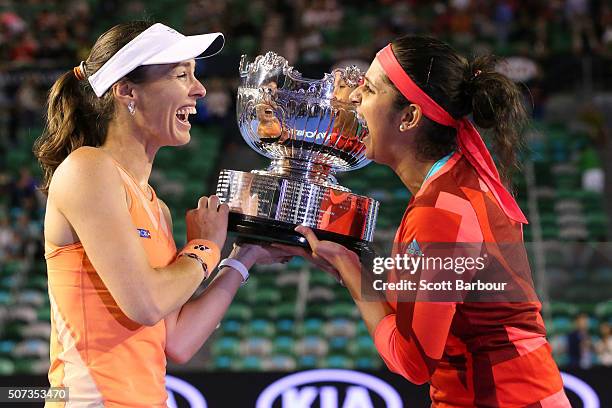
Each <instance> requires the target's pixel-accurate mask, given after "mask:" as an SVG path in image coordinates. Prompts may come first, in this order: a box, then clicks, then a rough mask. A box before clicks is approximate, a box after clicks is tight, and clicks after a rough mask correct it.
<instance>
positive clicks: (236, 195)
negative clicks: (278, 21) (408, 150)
mask: <svg viewBox="0 0 612 408" xmlns="http://www.w3.org/2000/svg"><path fill="white" fill-rule="evenodd" d="M240 77H241V85H240V87H239V88H238V99H237V109H236V110H237V120H238V126H239V128H240V133H241V134H242V137H243V138H244V140H245V141H246V142H247V143H248V145H249V146H251V148H253V149H254V150H255V151H257V152H258V153H260V154H262V155H264V156H266V157H268V158H270V159H271V161H272V162H271V164H270V166H269V167H268V168H267V169H265V170H253V171H251V172H243V171H236V170H222V171H221V173H220V175H219V180H218V184H217V195H218V196H219V198H220V199H221V201H222V202H224V203H227V204H228V205H229V207H230V226H229V229H230V231H232V232H235V233H237V234H238V235H240V236H245V237H250V238H255V239H258V240H265V241H277V242H285V243H290V244H297V245H307V243H306V241H305V239H304V238H303V237H302V236H301V235H300V234H298V233H297V232H295V231H294V228H295V226H296V225H299V224H302V225H306V226H308V227H311V228H313V230H314V231H315V233H316V234H317V236H318V237H319V238H320V239H328V240H332V241H335V242H338V243H341V244H344V245H346V246H348V247H350V248H351V249H354V250H357V251H358V252H360V249H361V248H364V247H365V246H367V245H368V244H369V243H371V242H372V239H373V237H374V229H375V225H376V215H377V212H378V205H379V203H378V202H377V201H376V200H373V199H372V198H369V197H365V196H360V195H357V194H353V193H352V192H351V191H350V190H349V189H347V188H346V187H343V186H341V185H340V184H338V182H337V181H336V178H335V175H337V174H338V173H341V172H346V171H350V170H355V169H359V168H361V167H363V166H365V165H367V164H368V163H369V161H368V160H367V159H366V158H365V155H364V153H365V146H364V144H363V143H362V138H363V137H364V136H365V134H366V133H367V129H366V128H365V127H364V126H362V124H361V123H360V122H359V120H358V117H357V114H356V112H355V106H354V105H353V104H352V103H350V101H349V95H350V93H351V91H352V90H353V89H355V88H356V87H357V86H358V85H359V83H360V81H361V80H362V77H363V75H362V73H361V72H360V71H359V70H358V69H357V68H356V67H347V68H345V69H338V70H334V71H333V72H332V73H326V74H324V76H323V78H322V79H307V78H302V75H301V74H300V73H299V72H297V71H296V70H295V69H294V68H293V67H291V66H289V64H288V62H287V61H286V60H285V59H284V58H283V57H281V56H279V55H277V54H275V53H273V52H268V53H267V54H265V55H260V56H258V57H257V58H256V59H255V61H253V62H247V61H246V56H243V57H242V60H241V62H240Z"/></svg>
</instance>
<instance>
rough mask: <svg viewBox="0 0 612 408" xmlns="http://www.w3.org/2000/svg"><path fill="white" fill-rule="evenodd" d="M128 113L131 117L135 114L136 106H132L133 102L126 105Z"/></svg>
mask: <svg viewBox="0 0 612 408" xmlns="http://www.w3.org/2000/svg"><path fill="white" fill-rule="evenodd" d="M128 111H129V112H130V115H132V116H134V115H135V114H136V105H135V104H134V101H131V102H130V103H128Z"/></svg>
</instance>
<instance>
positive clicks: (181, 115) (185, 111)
mask: <svg viewBox="0 0 612 408" xmlns="http://www.w3.org/2000/svg"><path fill="white" fill-rule="evenodd" d="M196 113H197V110H196V108H195V106H185V107H183V108H180V109H178V110H177V111H176V117H177V119H178V120H179V122H182V123H184V124H187V125H188V124H189V115H195V114H196Z"/></svg>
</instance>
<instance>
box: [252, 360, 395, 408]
mask: <svg viewBox="0 0 612 408" xmlns="http://www.w3.org/2000/svg"><path fill="white" fill-rule="evenodd" d="M323 382H325V383H329V382H334V383H345V384H348V386H347V387H346V396H345V397H344V401H339V397H338V388H337V387H336V386H332V385H322V386H320V387H317V386H315V385H314V384H316V383H323ZM371 393H374V394H377V395H378V396H379V397H380V398H381V399H382V400H383V401H384V403H385V407H387V408H402V407H403V404H402V399H401V398H400V395H399V394H398V393H397V391H395V389H394V388H393V387H391V386H390V385H389V384H387V383H386V382H384V381H382V380H381V379H379V378H377V377H374V376H372V375H369V374H365V373H360V372H357V371H351V370H339V369H338V370H334V369H320V370H309V371H302V372H299V373H296V374H291V375H288V376H286V377H283V378H281V379H280V380H278V381H276V382H274V383H272V384H270V385H269V386H268V387H267V388H266V389H265V390H264V391H263V392H262V393H261V394H260V395H259V398H257V403H256V404H255V407H256V408H272V406H273V404H274V402H276V401H277V400H278V399H279V398H280V401H281V404H282V405H281V406H282V407H283V408H308V407H310V406H312V404H313V402H314V401H315V400H316V399H317V397H319V401H320V402H319V405H320V406H321V408H338V407H342V408H371V407H373V406H374V402H373V401H372V398H371ZM341 403H342V404H341Z"/></svg>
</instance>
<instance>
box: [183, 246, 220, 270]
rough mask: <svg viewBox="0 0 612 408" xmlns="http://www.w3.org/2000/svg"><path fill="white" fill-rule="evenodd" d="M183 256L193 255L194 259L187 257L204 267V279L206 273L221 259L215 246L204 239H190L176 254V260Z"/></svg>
mask: <svg viewBox="0 0 612 408" xmlns="http://www.w3.org/2000/svg"><path fill="white" fill-rule="evenodd" d="M183 254H193V255H194V256H195V258H194V257H193V256H190V255H188V256H189V257H190V258H194V259H197V260H198V261H199V262H200V263H202V264H204V265H206V268H205V269H204V271H205V272H206V277H208V275H209V273H208V271H213V270H214V269H215V266H217V263H218V262H219V258H221V253H220V251H219V247H218V246H217V244H215V243H214V242H212V241H208V240H206V239H192V240H191V241H189V242H188V243H187V245H185V247H184V248H183V249H182V250H181V251H180V252H179V253H178V255H177V258H178V257H179V256H182V255H183Z"/></svg>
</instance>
